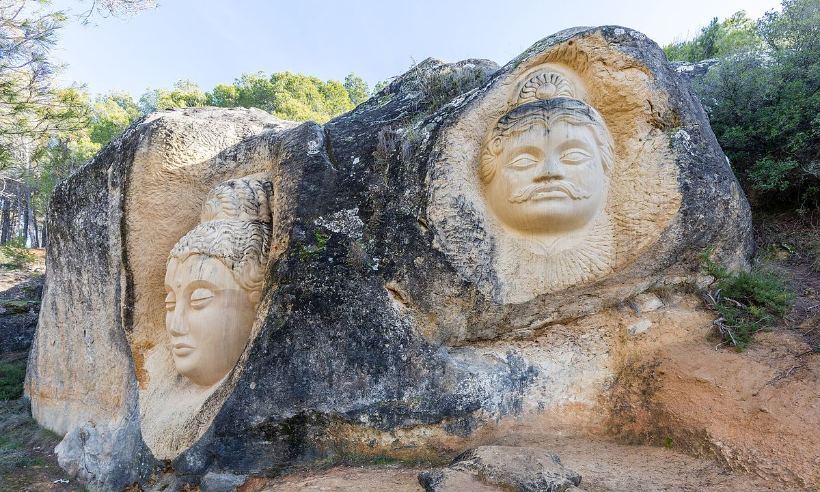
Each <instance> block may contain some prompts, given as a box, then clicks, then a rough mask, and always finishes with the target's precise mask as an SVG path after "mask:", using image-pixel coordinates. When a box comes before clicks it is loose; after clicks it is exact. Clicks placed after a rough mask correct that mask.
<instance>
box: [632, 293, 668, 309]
mask: <svg viewBox="0 0 820 492" xmlns="http://www.w3.org/2000/svg"><path fill="white" fill-rule="evenodd" d="M632 306H634V307H635V310H636V311H637V312H638V314H641V313H651V312H652V311H656V310H658V309H659V308H662V307H663V301H661V299H660V297H658V296H657V295H655V294H653V293H651V292H644V293H643V294H639V295H637V296H635V298H634V299H632Z"/></svg>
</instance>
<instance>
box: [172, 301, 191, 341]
mask: <svg viewBox="0 0 820 492" xmlns="http://www.w3.org/2000/svg"><path fill="white" fill-rule="evenodd" d="M168 331H169V332H170V333H171V335H172V336H175V337H181V336H183V335H187V334H188V328H187V327H186V326H185V321H184V320H183V317H182V309H181V308H180V306H179V305H177V306H176V308H175V309H174V312H173V313H172V314H171V322H170V323H169V324H168Z"/></svg>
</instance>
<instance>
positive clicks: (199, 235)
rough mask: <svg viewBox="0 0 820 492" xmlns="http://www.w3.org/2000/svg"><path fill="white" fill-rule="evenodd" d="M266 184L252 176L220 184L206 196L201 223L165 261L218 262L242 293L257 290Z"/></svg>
mask: <svg viewBox="0 0 820 492" xmlns="http://www.w3.org/2000/svg"><path fill="white" fill-rule="evenodd" d="M272 189H273V187H272V185H271V183H270V181H267V180H265V179H258V178H253V177H245V178H239V179H232V180H229V181H225V182H224V183H220V184H219V185H217V186H216V187H215V188H214V189H213V190H211V192H210V193H209V194H208V197H207V199H206V200H205V204H204V205H203V207H202V215H201V223H200V224H199V225H197V226H196V227H194V228H193V229H191V231H190V232H188V234H186V235H184V236H183V237H182V239H180V240H179V241H178V242H177V244H176V245H175V246H174V249H173V250H171V254H170V256H169V258H168V261H170V260H171V258H175V259H176V260H177V261H180V262H182V261H185V259H186V258H188V257H189V256H191V255H205V256H210V257H212V258H216V259H218V260H220V261H221V262H222V263H224V264H225V266H227V267H228V269H230V270H231V272H233V275H234V278H235V279H236V281H237V283H238V284H239V285H240V286H241V287H242V288H243V289H245V290H247V291H250V292H253V291H257V290H260V289H261V288H262V285H263V284H264V276H265V264H266V263H267V259H268V251H269V250H270V235H271V212H270V199H271V195H272Z"/></svg>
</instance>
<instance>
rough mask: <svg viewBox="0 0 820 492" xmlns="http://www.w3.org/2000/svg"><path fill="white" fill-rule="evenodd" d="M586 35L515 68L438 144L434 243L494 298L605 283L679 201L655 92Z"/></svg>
mask: <svg viewBox="0 0 820 492" xmlns="http://www.w3.org/2000/svg"><path fill="white" fill-rule="evenodd" d="M585 41H586V42H587V43H589V44H588V45H587V46H579V45H578V44H577V43H576V44H574V45H572V46H570V45H562V46H560V47H557V48H556V49H555V50H554V51H551V52H548V53H545V54H544V55H543V56H541V57H540V58H538V59H537V60H536V63H534V64H522V65H521V66H520V67H519V68H518V69H517V70H516V72H517V73H514V74H512V77H511V80H510V81H509V82H506V83H499V84H496V85H495V86H494V87H493V88H491V89H490V90H489V91H488V92H487V93H486V94H485V95H483V97H482V99H481V101H480V102H478V103H477V104H476V105H474V107H473V108H472V110H471V111H469V112H465V113H464V114H463V115H461V116H459V122H458V123H457V124H454V125H452V126H451V127H450V128H448V129H447V130H446V131H445V133H444V135H443V137H442V138H441V140H440V146H439V147H438V149H439V152H438V154H437V155H436V159H435V160H434V161H433V170H432V172H431V177H432V185H431V192H430V205H429V206H428V207H429V208H428V215H429V217H430V219H431V222H432V225H433V226H434V228H435V230H436V243H435V245H436V247H437V248H438V249H440V250H441V251H443V252H444V253H445V255H447V257H448V259H449V260H450V262H451V263H452V264H453V265H454V266H455V267H456V269H457V270H458V271H459V272H460V273H461V275H462V276H463V277H464V278H465V279H467V280H469V281H471V282H475V284H476V285H477V287H478V288H479V290H480V291H481V292H482V293H484V294H485V295H487V296H489V297H490V298H492V299H494V300H495V301H497V302H501V303H504V304H507V303H524V302H527V301H530V300H532V299H534V298H536V297H538V296H540V295H543V294H548V293H554V292H557V291H561V290H564V289H568V288H572V287H578V286H582V285H586V284H589V283H591V282H595V281H597V280H600V279H603V278H606V277H607V276H608V275H609V274H610V273H612V272H616V271H618V269H619V267H620V266H622V265H625V264H627V263H628V262H629V261H630V260H632V259H634V258H636V257H637V256H638V255H639V254H640V251H642V250H643V249H644V248H646V247H648V246H650V245H651V244H653V243H654V241H656V240H657V238H658V237H659V236H660V234H661V232H662V231H664V229H665V228H666V227H667V225H668V224H669V221H670V220H671V219H672V217H674V214H675V213H676V211H677V210H678V207H679V206H680V193H679V192H678V190H677V170H676V168H675V165H674V157H673V156H672V155H671V153H670V151H669V149H670V141H669V136H668V135H667V134H665V133H664V132H662V131H659V130H658V128H657V125H656V123H655V118H657V116H656V115H657V114H659V113H660V112H662V111H664V110H665V109H664V108H665V105H666V101H665V100H664V99H663V96H662V94H659V93H657V91H654V89H653V88H652V87H651V80H649V79H648V78H647V77H646V74H645V73H644V72H642V71H640V70H636V69H630V68H625V67H624V66H625V65H626V64H625V63H624V62H623V61H622V60H619V59H616V58H601V59H598V58H595V59H591V58H590V57H589V56H588V54H587V53H589V52H595V51H596V50H600V49H602V48H603V47H598V46H595V45H594V43H595V42H596V41H595V40H592V39H588V40H585ZM616 67H617V68H616ZM610 72H615V73H616V76H612V75H611V74H610ZM647 101H649V102H648V103H647ZM573 161H574V162H573ZM465 224H470V227H467V226H466V225H465Z"/></svg>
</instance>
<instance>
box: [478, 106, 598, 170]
mask: <svg viewBox="0 0 820 492" xmlns="http://www.w3.org/2000/svg"><path fill="white" fill-rule="evenodd" d="M557 121H566V122H567V123H570V124H572V125H578V126H587V127H590V128H592V130H593V135H594V136H595V140H596V142H597V143H598V145H599V146H600V148H601V163H602V165H603V168H604V172H605V173H606V174H607V175H609V173H610V171H611V170H612V166H613V159H614V158H613V152H614V151H613V148H614V145H613V143H612V136H611V135H610V133H609V130H608V129H607V127H606V123H605V122H604V119H603V118H602V117H601V115H600V114H598V112H597V111H595V108H593V107H592V106H590V105H588V104H586V103H585V102H583V101H580V100H578V99H571V98H567V97H556V98H553V99H547V100H544V101H540V100H539V101H535V102H531V103H527V104H524V105H521V106H519V107H517V108H515V109H513V110H512V111H510V112H509V113H507V114H505V115H504V116H502V117H501V118H500V119H499V120H498V123H496V124H495V126H494V127H493V128H492V130H491V131H490V132H489V133H488V134H487V136H486V137H485V138H484V142H483V143H482V145H481V159H480V163H479V169H478V174H479V176H480V177H481V181H483V182H484V183H489V182H490V181H492V179H493V177H494V176H495V171H496V166H497V163H496V158H497V157H498V156H499V155H500V154H501V151H502V150H503V140H504V139H505V138H509V137H511V136H514V135H517V134H519V133H523V132H525V131H527V130H528V129H530V128H531V127H533V126H534V125H543V126H544V127H546V128H550V127H551V126H552V125H553V124H554V123H555V122H557Z"/></svg>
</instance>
